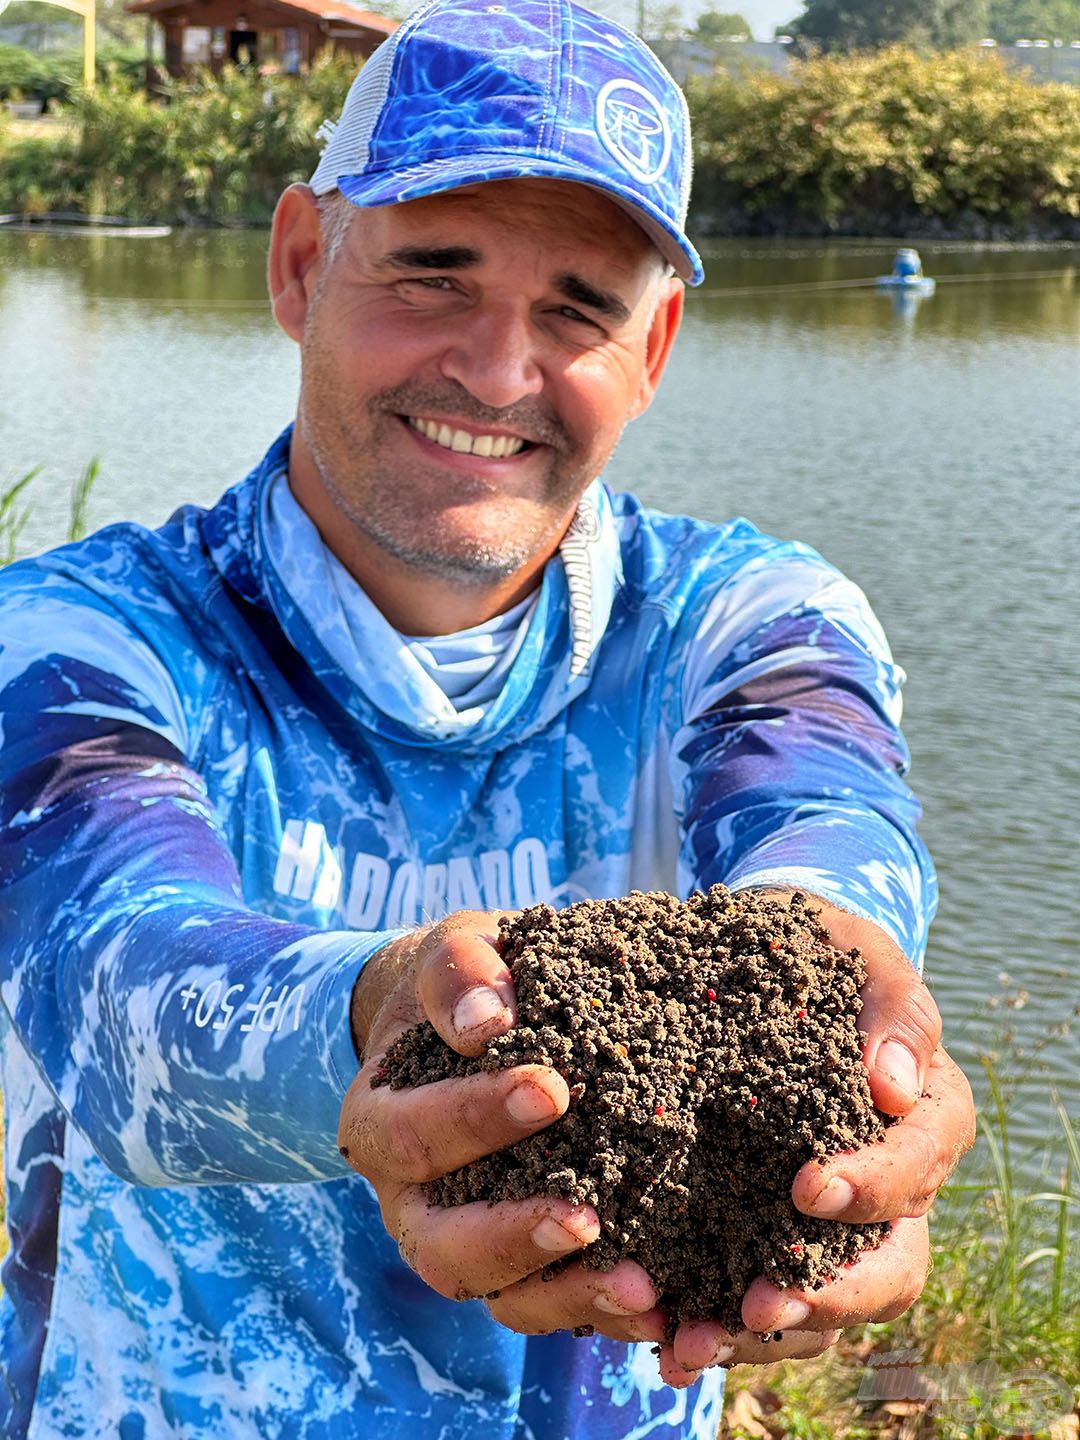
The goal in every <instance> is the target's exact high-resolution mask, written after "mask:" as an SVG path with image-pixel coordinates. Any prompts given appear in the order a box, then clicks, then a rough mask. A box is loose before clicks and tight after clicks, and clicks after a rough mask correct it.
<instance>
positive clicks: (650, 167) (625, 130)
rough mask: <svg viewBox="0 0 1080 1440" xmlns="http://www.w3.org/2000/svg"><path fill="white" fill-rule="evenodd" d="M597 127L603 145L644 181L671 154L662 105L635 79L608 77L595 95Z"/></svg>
mask: <svg viewBox="0 0 1080 1440" xmlns="http://www.w3.org/2000/svg"><path fill="white" fill-rule="evenodd" d="M596 131H597V134H598V135H599V136H600V139H601V140H602V141H603V143H604V148H605V149H606V150H608V151H609V152H610V154H612V155H613V156H614V157H615V159H616V160H617V161H618V162H619V164H620V165H621V166H622V167H623V169H624V170H628V171H629V172H630V174H631V175H633V177H634V178H635V179H636V180H639V181H640V182H641V184H642V185H651V184H652V183H653V181H654V180H658V179H659V178H660V176H661V175H662V174H663V173H664V171H665V169H666V168H667V163H668V161H669V160H670V158H671V124H670V122H669V120H668V117H667V113H666V112H665V110H664V108H663V106H662V105H661V104H660V102H659V101H658V100H656V99H655V97H654V96H652V95H650V94H649V92H648V90H646V89H645V87H644V86H643V85H639V84H638V82H637V81H636V80H609V81H608V82H607V84H606V85H605V86H604V88H603V89H602V90H601V91H600V94H599V95H598V96H597V97H596Z"/></svg>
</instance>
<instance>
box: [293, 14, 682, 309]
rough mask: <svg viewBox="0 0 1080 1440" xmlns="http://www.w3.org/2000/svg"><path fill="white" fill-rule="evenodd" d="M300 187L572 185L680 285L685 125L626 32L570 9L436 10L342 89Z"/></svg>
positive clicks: (659, 75) (644, 51) (380, 195)
mask: <svg viewBox="0 0 1080 1440" xmlns="http://www.w3.org/2000/svg"><path fill="white" fill-rule="evenodd" d="M319 134H320V137H321V138H325V139H326V140H327V144H326V148H325V149H324V151H323V153H322V158H321V159H320V161H319V164H318V167H317V169H316V171H315V173H314V175H313V176H312V177H311V182H310V183H311V188H312V189H313V190H314V191H315V193H316V195H325V194H326V193H327V192H328V191H331V190H335V189H337V190H340V191H341V193H342V194H343V195H344V196H345V197H346V198H347V199H348V200H350V201H351V202H352V203H353V204H354V205H357V206H361V207H367V206H374V205H393V204H396V203H397V202H399V201H404V200H418V199H419V198H420V197H421V196H423V195H437V194H439V193H440V192H441V191H444V190H456V189H457V188H458V187H459V186H462V185H475V184H478V183H480V182H482V181H485V180H512V179H521V178H524V177H527V178H530V179H553V180H572V181H574V182H576V183H577V184H580V185H589V186H591V187H592V188H593V189H595V190H600V191H602V192H603V193H604V194H605V195H608V196H610V197H611V199H612V200H614V201H615V202H616V203H617V204H618V205H620V206H621V207H622V208H623V209H624V210H626V211H627V213H628V214H629V215H630V216H631V217H632V218H633V219H634V220H636V221H637V223H638V224H639V225H640V226H641V228H642V229H643V230H644V231H645V233H646V234H647V235H648V236H649V239H650V240H652V242H653V244H654V245H655V246H656V248H657V249H658V250H659V251H660V253H661V255H663V257H664V259H665V260H667V261H668V263H669V264H670V265H671V266H672V267H673V269H674V270H675V272H676V274H678V275H680V276H681V277H682V278H683V279H684V280H686V281H688V282H689V283H690V284H691V285H698V284H700V283H701V280H702V278H703V273H702V269H701V260H700V259H699V257H698V254H697V251H696V250H695V249H694V247H693V245H691V243H690V241H689V240H688V239H687V237H686V234H685V225H686V207H687V202H688V200H689V195H690V174H691V154H690V119H689V116H688V114H687V110H686V101H685V99H684V98H683V94H682V91H681V90H680V89H679V87H678V86H677V85H676V84H675V82H674V80H672V78H671V76H670V75H669V74H668V72H667V71H666V70H665V69H664V67H663V66H662V65H661V64H660V62H659V60H658V59H657V58H656V56H655V55H654V54H653V53H652V51H651V50H650V49H649V48H648V47H647V46H646V45H645V44H643V43H642V41H641V40H639V39H638V37H637V36H636V35H634V34H633V33H632V32H631V31H629V30H626V29H625V28H624V27H623V26H621V25H618V24H616V22H615V21H613V20H609V19H608V18H607V17H606V16H604V15H597V14H596V13H595V12H594V11H592V10H586V9H585V8H584V7H583V6H581V5H576V4H574V3H573V0H512V3H507V4H505V5H490V4H487V3H486V0H432V3H430V4H428V5H424V6H423V7H422V8H421V9H419V10H417V11H415V12H414V14H412V15H411V16H410V17H409V18H408V20H406V21H405V22H404V24H402V25H401V26H399V28H398V29H397V30H395V31H394V33H393V35H391V36H390V38H389V39H388V40H385V41H384V42H383V43H382V44H381V45H380V46H379V48H378V49H377V50H376V51H375V53H374V54H373V55H372V57H371V59H370V60H368V62H367V63H366V65H365V66H364V68H363V69H362V70H361V72H360V74H359V75H358V76H357V77H356V79H355V80H354V81H353V84H352V87H351V89H350V90H349V94H348V96H347V98H346V100H345V105H344V108H343V109H342V112H341V118H340V119H339V120H338V121H337V123H336V124H333V123H332V122H327V123H325V124H324V125H323V126H322V127H320V131H319Z"/></svg>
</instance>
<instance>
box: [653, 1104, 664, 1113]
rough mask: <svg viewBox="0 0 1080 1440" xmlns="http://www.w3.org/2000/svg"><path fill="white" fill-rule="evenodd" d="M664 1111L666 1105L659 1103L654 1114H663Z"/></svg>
mask: <svg viewBox="0 0 1080 1440" xmlns="http://www.w3.org/2000/svg"><path fill="white" fill-rule="evenodd" d="M663 1113H664V1107H663V1105H657V1107H656V1109H655V1110H654V1111H653V1114H654V1115H662V1114H663Z"/></svg>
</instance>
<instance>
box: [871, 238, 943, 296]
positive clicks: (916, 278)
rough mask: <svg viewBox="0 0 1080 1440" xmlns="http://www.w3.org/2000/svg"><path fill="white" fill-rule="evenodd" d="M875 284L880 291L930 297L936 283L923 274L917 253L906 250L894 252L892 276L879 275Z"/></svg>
mask: <svg viewBox="0 0 1080 1440" xmlns="http://www.w3.org/2000/svg"><path fill="white" fill-rule="evenodd" d="M875 283H876V284H877V285H878V287H879V288H880V289H882V290H900V291H903V292H904V293H905V294H908V295H932V294H933V293H934V290H935V289H936V288H937V281H936V280H931V279H930V278H929V276H927V275H924V274H923V268H922V260H921V259H920V257H919V252H918V251H917V250H910V249H907V248H905V249H902V250H898V251H897V252H896V258H895V259H894V260H893V268H892V274H891V275H879V276H878V277H877V280H876V282H875Z"/></svg>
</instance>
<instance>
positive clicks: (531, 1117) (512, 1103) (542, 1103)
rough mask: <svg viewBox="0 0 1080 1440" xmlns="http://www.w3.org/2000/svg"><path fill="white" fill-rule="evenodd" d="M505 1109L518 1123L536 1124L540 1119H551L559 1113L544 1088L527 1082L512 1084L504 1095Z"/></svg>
mask: <svg viewBox="0 0 1080 1440" xmlns="http://www.w3.org/2000/svg"><path fill="white" fill-rule="evenodd" d="M506 1109H507V1112H508V1113H509V1115H510V1118H511V1120H516V1121H517V1123H518V1124H519V1125H538V1124H539V1123H540V1121H541V1120H553V1119H554V1118H555V1116H556V1115H557V1114H558V1113H559V1110H558V1106H557V1105H556V1104H555V1102H554V1100H552V1098H551V1096H550V1095H549V1094H548V1093H547V1091H546V1090H541V1089H539V1087H538V1086H536V1085H529V1084H524V1085H515V1086H514V1088H513V1090H511V1091H510V1094H509V1095H508V1096H507V1097H506Z"/></svg>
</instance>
